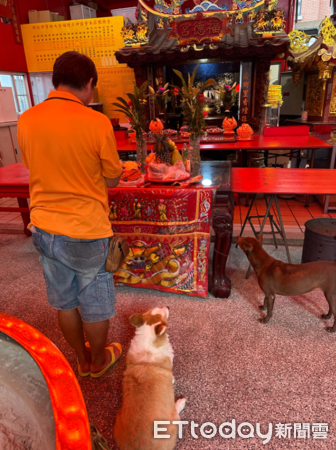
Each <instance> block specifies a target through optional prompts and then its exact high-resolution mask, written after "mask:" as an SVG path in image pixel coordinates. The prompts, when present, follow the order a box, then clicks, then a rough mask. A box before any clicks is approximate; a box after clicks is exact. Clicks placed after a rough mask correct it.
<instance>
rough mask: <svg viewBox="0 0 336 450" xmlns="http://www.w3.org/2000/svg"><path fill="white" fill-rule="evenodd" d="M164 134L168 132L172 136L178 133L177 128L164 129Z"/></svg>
mask: <svg viewBox="0 0 336 450" xmlns="http://www.w3.org/2000/svg"><path fill="white" fill-rule="evenodd" d="M163 134H167V135H168V136H172V135H175V134H177V131H176V130H172V129H168V130H163Z"/></svg>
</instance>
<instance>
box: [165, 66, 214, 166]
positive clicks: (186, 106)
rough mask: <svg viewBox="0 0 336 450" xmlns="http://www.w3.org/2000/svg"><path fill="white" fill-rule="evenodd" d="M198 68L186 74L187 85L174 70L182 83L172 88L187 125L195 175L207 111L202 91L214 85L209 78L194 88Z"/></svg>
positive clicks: (179, 73) (198, 163) (199, 158)
mask: <svg viewBox="0 0 336 450" xmlns="http://www.w3.org/2000/svg"><path fill="white" fill-rule="evenodd" d="M197 69H198V66H196V67H195V69H194V71H193V73H192V75H191V76H190V73H188V83H187V82H186V81H185V80H184V77H183V75H182V73H181V72H179V71H178V70H174V72H175V73H176V75H177V76H178V77H179V78H180V79H181V81H182V87H181V88H180V87H178V86H174V88H175V90H177V91H178V94H179V95H180V96H181V99H182V101H181V103H182V112H183V115H184V120H185V121H186V122H187V124H188V128H189V132H190V137H189V145H190V147H191V148H192V155H193V161H192V163H193V173H195V174H196V172H197V170H198V168H199V165H200V160H201V157H200V138H201V133H202V128H204V127H205V118H206V116H207V111H206V109H205V107H206V105H205V101H206V99H205V97H204V94H203V91H204V89H205V88H206V87H208V86H211V85H213V84H215V83H216V82H215V80H213V79H212V78H210V79H209V80H207V81H206V82H205V83H203V84H202V85H201V86H199V87H196V86H194V82H195V78H196V74H197Z"/></svg>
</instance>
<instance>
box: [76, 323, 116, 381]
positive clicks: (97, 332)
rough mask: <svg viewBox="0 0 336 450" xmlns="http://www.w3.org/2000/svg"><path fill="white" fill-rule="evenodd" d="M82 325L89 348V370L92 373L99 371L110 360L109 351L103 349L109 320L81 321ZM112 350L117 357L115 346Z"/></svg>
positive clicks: (105, 343)
mask: <svg viewBox="0 0 336 450" xmlns="http://www.w3.org/2000/svg"><path fill="white" fill-rule="evenodd" d="M83 325H84V331H85V334H86V337H87V339H88V341H89V344H90V348H91V365H90V371H91V372H93V373H96V372H100V371H101V370H103V369H104V368H105V367H106V366H108V365H109V364H110V362H111V360H112V355H111V353H110V352H109V351H108V350H106V349H105V347H106V345H107V335H108V330H109V325H110V321H109V320H103V321H101V322H83ZM113 351H114V354H115V358H116V359H117V358H118V356H119V353H120V352H119V350H118V349H117V348H116V347H113Z"/></svg>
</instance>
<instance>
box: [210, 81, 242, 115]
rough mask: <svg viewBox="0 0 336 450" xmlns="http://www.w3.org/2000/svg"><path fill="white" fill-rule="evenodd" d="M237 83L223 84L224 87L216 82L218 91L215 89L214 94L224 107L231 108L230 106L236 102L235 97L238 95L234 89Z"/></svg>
mask: <svg viewBox="0 0 336 450" xmlns="http://www.w3.org/2000/svg"><path fill="white" fill-rule="evenodd" d="M236 85H237V83H234V84H233V85H232V86H230V85H229V84H225V85H224V87H223V86H221V85H220V84H218V86H219V89H218V91H216V90H215V92H216V94H218V95H219V99H220V101H221V102H222V104H223V105H224V109H225V110H227V109H231V108H232V106H233V105H234V104H235V103H236V97H237V95H238V93H237V91H236V89H235V88H236Z"/></svg>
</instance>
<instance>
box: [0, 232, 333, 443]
mask: <svg viewBox="0 0 336 450" xmlns="http://www.w3.org/2000/svg"><path fill="white" fill-rule="evenodd" d="M265 248H266V250H267V251H269V252H270V253H272V254H273V256H275V257H277V258H279V259H282V260H284V261H285V252H284V249H283V247H282V248H280V249H279V250H277V251H275V250H274V249H273V247H271V246H266V247H265ZM301 252H302V249H301V248H300V247H291V254H292V258H293V261H294V262H300V259H301ZM0 260H1V263H0V298H1V300H0V310H1V311H2V312H5V313H7V314H11V315H13V316H16V317H18V318H20V319H22V320H24V321H26V322H27V323H29V324H31V325H32V326H34V327H36V328H37V329H39V330H40V331H42V332H43V333H44V334H45V335H46V336H47V337H48V338H49V339H51V341H53V342H54V343H55V344H56V345H57V347H58V348H59V349H60V351H61V352H62V353H63V354H64V355H65V357H66V358H67V360H68V361H69V363H70V365H71V367H72V368H73V370H74V372H75V374H77V369H76V358H75V354H74V352H73V351H72V349H71V348H69V346H68V344H67V343H66V342H65V340H64V339H63V337H62V334H61V331H60V329H59V327H58V323H57V315H56V311H54V310H53V309H52V308H50V307H49V305H48V303H47V299H46V292H45V285H44V280H43V275H42V269H41V266H40V264H39V260H38V254H37V253H36V251H35V250H34V248H33V245H32V243H31V239H30V238H27V237H25V236H22V235H0ZM228 264H229V276H230V277H231V280H232V285H233V289H232V294H231V296H230V298H229V299H227V300H224V299H215V298H213V297H211V296H210V295H209V296H208V298H206V299H201V298H195V297H188V296H184V295H183V296H182V295H181V296H179V295H173V294H165V293H161V292H154V291H148V290H136V289H131V288H129V289H122V288H118V289H117V303H116V310H117V315H116V317H114V318H113V319H112V320H111V327H110V333H109V340H110V341H111V342H113V341H119V342H120V343H121V344H122V345H123V349H124V354H126V353H127V350H128V348H129V345H130V340H131V339H132V337H133V334H134V330H133V328H132V326H131V325H130V324H129V321H128V318H129V316H130V315H131V314H133V313H134V312H144V311H146V310H148V309H150V308H151V307H154V306H165V305H168V306H170V308H171V310H170V312H171V314H170V318H169V323H168V325H169V335H170V339H171V342H172V345H173V348H174V351H175V359H174V375H175V379H176V384H175V393H176V396H182V395H183V396H185V397H186V398H187V405H186V408H185V410H184V412H183V413H182V416H181V417H182V420H186V421H189V423H190V422H191V421H194V422H196V423H197V424H199V425H202V424H203V423H205V422H212V423H214V424H215V425H216V426H217V427H218V426H219V425H220V424H221V423H223V422H226V421H230V422H232V420H233V419H235V420H236V422H237V426H238V425H239V424H241V423H242V422H249V423H250V424H251V425H253V427H254V428H256V423H260V424H261V430H262V432H264V433H265V432H266V429H267V427H268V424H269V423H272V424H273V428H275V425H276V424H278V423H282V424H291V426H292V427H293V425H294V423H310V424H312V423H328V426H329V432H328V438H327V439H326V440H318V439H313V438H312V437H310V439H298V438H296V439H295V438H294V437H293V431H292V433H291V438H290V439H288V438H287V439H285V438H281V439H279V438H278V437H275V429H273V437H272V439H271V440H270V442H269V443H268V444H267V445H266V446H265V445H263V443H262V439H261V438H260V437H257V436H256V437H255V438H250V439H243V438H241V437H239V436H238V434H237V436H236V438H235V439H224V438H222V437H220V436H219V434H218V433H217V435H216V437H214V438H212V439H206V438H204V437H202V436H201V435H200V431H199V429H198V431H197V434H198V436H199V437H198V439H197V440H196V439H195V438H193V437H192V436H191V433H190V426H189V425H188V426H185V430H184V436H183V438H182V439H181V440H180V441H179V442H178V444H177V446H176V448H177V449H179V450H189V449H190V450H194V449H202V450H203V449H204V450H205V449H211V450H212V449H221V448H230V449H261V448H268V449H280V448H281V449H282V448H284V449H285V448H286V449H292V448H300V449H305V450H306V449H320V448H321V449H322V448H323V449H335V448H336V419H335V408H336V392H335V385H336V372H335V342H336V335H330V334H328V333H326V331H325V327H326V323H325V322H324V321H322V320H321V319H320V315H321V314H322V313H323V312H326V311H327V309H328V307H327V302H326V300H325V299H324V296H323V294H322V293H320V292H317V291H315V292H313V293H310V294H307V295H304V296H298V297H291V298H288V297H280V296H279V297H277V298H276V301H275V307H274V314H273V319H272V320H271V322H270V323H269V324H268V325H261V324H260V323H259V322H258V318H259V317H260V312H259V311H258V305H259V304H260V303H261V302H262V299H263V296H262V292H261V290H260V288H259V286H258V285H257V281H256V278H255V275H254V273H253V274H252V275H251V276H250V278H249V280H245V273H246V270H247V265H248V264H247V259H246V257H245V255H243V253H242V252H241V250H240V249H235V248H234V247H232V249H231V254H230V258H229V261H228ZM328 322H329V323H330V322H332V320H331V321H328ZM329 323H328V325H329ZM124 369H125V357H124V356H123V357H122V359H121V360H120V361H119V362H118V364H117V365H116V367H115V368H113V369H111V370H110V371H109V372H108V373H107V374H106V375H105V376H104V377H102V378H101V379H99V380H93V379H90V378H87V379H82V378H78V380H79V384H80V387H81V389H82V392H83V396H84V399H85V402H86V405H87V410H88V414H89V418H90V420H91V421H92V422H93V423H94V424H95V425H96V426H97V427H98V429H99V430H100V431H101V433H102V434H103V436H105V438H106V439H107V441H108V442H109V444H110V445H111V448H112V449H115V448H116V447H115V444H114V441H113V425H114V420H115V415H116V413H117V411H118V409H119V407H120V404H121V397H122V391H121V382H122V374H123V371H124ZM0 422H1V419H0Z"/></svg>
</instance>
